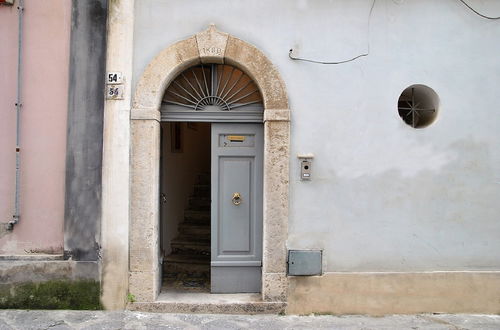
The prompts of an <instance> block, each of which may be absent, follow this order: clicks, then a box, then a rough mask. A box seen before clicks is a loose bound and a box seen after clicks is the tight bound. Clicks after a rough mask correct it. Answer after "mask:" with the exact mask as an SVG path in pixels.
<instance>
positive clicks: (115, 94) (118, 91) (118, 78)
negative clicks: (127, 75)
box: [106, 72, 124, 100]
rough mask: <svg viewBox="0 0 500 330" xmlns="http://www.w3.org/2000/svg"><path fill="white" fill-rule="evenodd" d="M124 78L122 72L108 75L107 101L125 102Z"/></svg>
mask: <svg viewBox="0 0 500 330" xmlns="http://www.w3.org/2000/svg"><path fill="white" fill-rule="evenodd" d="M123 91H124V87H123V77H122V73H121V72H108V73H107V74H106V99H107V100H123Z"/></svg>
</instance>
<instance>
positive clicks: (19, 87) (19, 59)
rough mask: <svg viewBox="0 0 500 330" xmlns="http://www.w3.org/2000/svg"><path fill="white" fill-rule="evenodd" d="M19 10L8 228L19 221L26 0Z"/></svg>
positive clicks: (10, 228)
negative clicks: (13, 173) (13, 185)
mask: <svg viewBox="0 0 500 330" xmlns="http://www.w3.org/2000/svg"><path fill="white" fill-rule="evenodd" d="M17 12H18V17H19V32H18V42H17V96H16V104H15V105H16V195H15V202H14V215H13V216H12V220H11V221H9V223H8V224H7V230H13V229H14V225H15V224H16V223H18V222H19V197H20V190H21V189H20V185H19V174H20V173H19V172H20V167H21V166H20V165H21V161H20V148H19V140H20V139H19V137H20V116H21V107H22V105H23V104H22V102H21V92H22V76H21V75H22V50H23V47H22V46H23V12H24V0H19V4H18V6H17Z"/></svg>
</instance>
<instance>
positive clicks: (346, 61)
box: [288, 0, 377, 64]
mask: <svg viewBox="0 0 500 330" xmlns="http://www.w3.org/2000/svg"><path fill="white" fill-rule="evenodd" d="M376 1H377V0H373V2H372V6H371V8H370V13H369V14H368V48H367V52H366V53H363V54H360V55H358V56H355V57H353V58H350V59H348V60H343V61H337V62H324V61H316V60H310V59H307V58H301V57H295V56H293V55H292V53H293V48H292V49H290V51H289V52H288V57H290V59H292V60H294V61H304V62H310V63H317V64H343V63H348V62H352V61H354V60H357V59H358V58H360V57H364V56H368V55H369V54H370V21H371V17H372V12H373V7H375V2H376Z"/></svg>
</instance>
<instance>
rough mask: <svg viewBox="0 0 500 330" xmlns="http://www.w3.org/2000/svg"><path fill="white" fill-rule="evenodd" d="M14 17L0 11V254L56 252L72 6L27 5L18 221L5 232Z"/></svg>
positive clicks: (11, 172) (9, 206)
mask: <svg viewBox="0 0 500 330" xmlns="http://www.w3.org/2000/svg"><path fill="white" fill-rule="evenodd" d="M16 4H17V2H16ZM17 17H18V13H17V6H16V5H14V6H1V7H0V31H2V33H0V45H1V47H0V95H1V97H0V112H1V120H0V155H1V156H0V255H1V254H4V255H11V254H33V253H34V254H37V253H55V254H62V252H63V221H64V180H65V152H66V112H67V105H68V94H67V92H68V70H69V65H68V63H69V39H70V28H71V23H70V22H71V2H70V1H66V0H50V1H43V2H42V1H37V0H26V1H25V10H24V23H23V26H24V33H23V48H22V49H23V59H22V65H23V69H22V93H21V98H22V108H21V117H20V123H21V124H20V125H21V126H20V127H21V128H20V150H21V151H20V161H21V169H20V221H19V223H18V224H17V225H15V227H14V230H13V231H9V232H8V231H5V224H6V223H7V222H8V221H10V220H12V215H13V214H14V195H15V167H16V162H15V150H16V111H15V103H16V87H17V55H18V54H17V49H18V23H17ZM41 63H43V65H41Z"/></svg>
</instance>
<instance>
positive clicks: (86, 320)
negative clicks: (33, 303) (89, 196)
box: [0, 310, 500, 330]
mask: <svg viewBox="0 0 500 330" xmlns="http://www.w3.org/2000/svg"><path fill="white" fill-rule="evenodd" d="M0 329H1V330H3V329H23V330H27V329H52V330H55V329H58V330H60V329H134V330H135V329H454V330H455V329H500V316H498V315H467V314H463V315H446V314H438V315H434V314H422V315H392V316H385V317H367V316H330V315H322V316H278V315H215V314H156V313H140V312H130V311H124V312H105V311H25V310H2V311H0Z"/></svg>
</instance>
